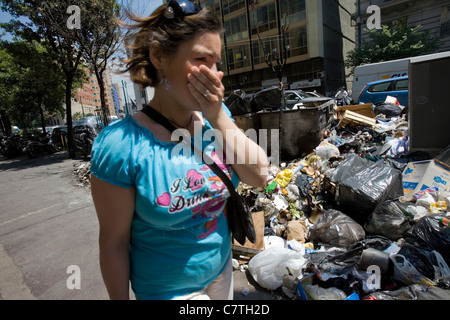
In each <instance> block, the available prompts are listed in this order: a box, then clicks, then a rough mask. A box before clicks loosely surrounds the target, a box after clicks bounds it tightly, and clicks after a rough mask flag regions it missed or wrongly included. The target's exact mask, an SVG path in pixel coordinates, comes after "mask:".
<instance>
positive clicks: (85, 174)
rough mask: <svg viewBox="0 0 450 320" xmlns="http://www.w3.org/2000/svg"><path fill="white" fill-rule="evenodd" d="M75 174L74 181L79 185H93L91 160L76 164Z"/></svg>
mask: <svg viewBox="0 0 450 320" xmlns="http://www.w3.org/2000/svg"><path fill="white" fill-rule="evenodd" d="M72 173H73V175H74V179H75V180H76V181H75V182H74V183H75V184H76V185H77V186H79V187H90V185H91V162H90V161H83V162H80V163H79V164H74V168H73V171H72Z"/></svg>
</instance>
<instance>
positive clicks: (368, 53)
mask: <svg viewBox="0 0 450 320" xmlns="http://www.w3.org/2000/svg"><path fill="white" fill-rule="evenodd" d="M366 32H367V33H368V36H369V39H370V40H369V41H367V42H365V43H364V44H363V45H362V46H361V47H360V48H356V49H354V50H351V51H350V52H348V54H347V59H346V62H345V65H346V67H348V68H350V69H351V74H353V71H354V69H355V68H356V67H357V66H360V65H363V64H369V63H376V62H382V61H389V60H394V59H402V58H409V57H414V56H419V55H424V54H429V53H433V52H436V51H437V49H438V48H439V38H438V37H432V36H430V32H429V31H428V30H426V31H423V30H422V26H416V27H407V26H403V25H396V26H393V27H389V26H387V25H383V26H382V28H381V30H377V29H373V30H366Z"/></svg>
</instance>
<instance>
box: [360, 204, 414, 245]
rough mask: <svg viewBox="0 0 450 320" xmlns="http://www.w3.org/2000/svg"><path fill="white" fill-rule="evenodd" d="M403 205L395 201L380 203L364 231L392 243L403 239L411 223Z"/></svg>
mask: <svg viewBox="0 0 450 320" xmlns="http://www.w3.org/2000/svg"><path fill="white" fill-rule="evenodd" d="M405 213H406V211H405V209H404V205H403V204H402V203H400V202H399V201H396V200H388V201H384V202H382V203H380V204H379V205H378V206H377V207H376V208H375V210H374V211H373V212H372V214H371V215H370V217H369V219H368V221H367V223H366V224H365V225H364V229H365V230H366V232H367V233H370V234H378V235H382V236H385V237H387V238H389V239H391V240H393V241H395V240H398V239H400V238H403V237H404V236H405V234H406V232H407V231H408V230H409V229H411V227H412V224H413V222H412V221H411V219H410V218H409V217H407V216H406V215H405Z"/></svg>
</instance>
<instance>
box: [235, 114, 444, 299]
mask: <svg viewBox="0 0 450 320" xmlns="http://www.w3.org/2000/svg"><path fill="white" fill-rule="evenodd" d="M385 112H386V111H385ZM345 113H347V112H345ZM347 116H348V114H347V115H346V116H345V117H344V116H343V115H342V117H341V118H340V120H339V117H338V121H337V122H336V125H335V126H334V127H332V129H330V130H329V131H328V132H326V134H325V135H324V139H323V141H322V142H321V143H320V145H318V146H317V147H316V148H315V150H314V151H313V152H312V153H310V154H308V155H307V156H306V157H303V158H300V159H296V160H293V161H291V162H285V163H281V164H280V165H271V167H270V170H269V171H270V174H269V177H268V180H267V183H266V186H265V188H253V187H250V186H248V185H245V184H243V183H241V185H240V186H239V188H238V191H239V192H240V194H241V195H242V196H243V197H244V199H245V200H246V202H247V204H248V205H249V206H250V207H251V208H252V212H254V213H258V212H259V213H261V212H263V216H264V232H263V234H264V236H263V237H264V239H263V244H264V246H263V248H259V250H255V251H256V254H255V255H253V256H252V257H251V258H250V259H249V260H248V261H247V262H245V261H244V262H243V261H240V263H241V266H240V268H241V270H246V269H248V272H249V273H250V274H251V276H252V277H253V278H254V280H255V281H256V282H257V283H258V284H259V285H260V286H261V287H263V288H265V289H267V290H271V291H278V292H281V294H282V295H283V296H284V297H287V298H288V299H304V300H344V299H347V300H355V299H357V300H360V299H361V300H362V299H364V300H384V299H388V300H392V299H401V300H411V299H450V290H449V289H450V267H449V265H450V225H449V218H450V213H449V212H448V208H449V206H450V189H449V187H450V167H449V166H448V159H449V154H450V153H449V148H447V149H446V150H443V152H442V154H441V155H440V156H438V157H436V158H434V159H429V156H428V155H427V154H425V153H422V152H418V153H414V154H411V153H409V150H408V143H407V142H408V132H407V130H408V125H407V122H406V120H405V117H404V116H402V115H401V114H400V113H399V114H397V115H395V116H394V117H388V116H386V115H385V114H383V113H381V112H380V113H379V115H376V116H375V122H374V123H373V122H371V124H370V125H369V124H368V123H367V124H366V123H363V121H361V122H360V121H356V122H355V121H353V120H350V121H347V122H346V120H344V121H342V119H345V118H346V119H347V120H348V119H350V118H349V117H347ZM371 118H372V117H371ZM363 120H364V119H363ZM343 122H344V124H343ZM345 122H346V123H345ZM349 123H350V125H348V124H349ZM405 123H406V125H405ZM438 159H440V160H441V161H439V160H438ZM445 161H447V164H446V163H445ZM422 165H423V166H422ZM412 173H414V174H412ZM411 176H412V177H411ZM236 247H237V246H236V245H235V246H234V249H236ZM249 248H251V244H250V246H249ZM235 258H236V256H235ZM242 264H245V268H242ZM235 265H236V263H235Z"/></svg>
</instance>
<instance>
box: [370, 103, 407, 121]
mask: <svg viewBox="0 0 450 320" xmlns="http://www.w3.org/2000/svg"><path fill="white" fill-rule="evenodd" d="M402 112H403V108H401V107H399V106H397V105H395V104H392V103H383V104H380V105H376V106H375V107H374V113H375V116H377V115H379V114H384V115H385V116H386V117H387V118H395V117H398V116H400V115H401V114H402Z"/></svg>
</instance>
